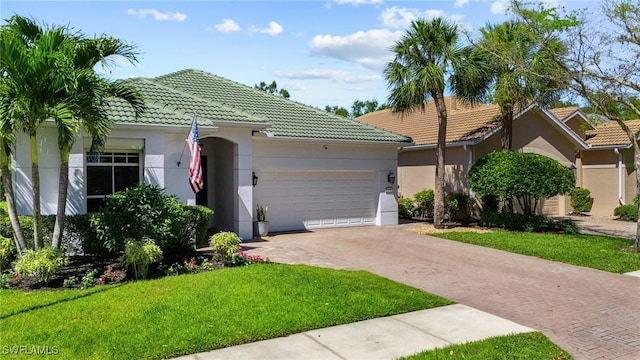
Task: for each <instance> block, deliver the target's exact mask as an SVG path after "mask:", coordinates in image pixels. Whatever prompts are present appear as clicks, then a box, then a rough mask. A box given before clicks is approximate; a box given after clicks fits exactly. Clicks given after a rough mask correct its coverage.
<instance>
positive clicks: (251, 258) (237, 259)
mask: <svg viewBox="0 0 640 360" xmlns="http://www.w3.org/2000/svg"><path fill="white" fill-rule="evenodd" d="M265 262H269V260H268V259H267V260H265V259H264V258H263V257H262V256H260V255H250V254H247V253H246V252H244V251H242V250H239V251H238V252H237V253H234V254H233V255H231V265H233V266H246V265H251V264H264V263H265Z"/></svg>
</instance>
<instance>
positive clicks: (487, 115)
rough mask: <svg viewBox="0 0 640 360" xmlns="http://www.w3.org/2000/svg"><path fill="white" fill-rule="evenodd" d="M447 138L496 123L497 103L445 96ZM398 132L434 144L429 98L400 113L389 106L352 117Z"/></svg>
mask: <svg viewBox="0 0 640 360" xmlns="http://www.w3.org/2000/svg"><path fill="white" fill-rule="evenodd" d="M445 101H446V102H447V115H448V116H447V142H448V143H451V142H459V141H471V140H474V139H478V138H481V137H482V136H483V135H485V134H486V133H488V132H490V131H492V130H494V129H496V128H497V127H499V126H500V124H499V123H497V122H495V121H494V118H495V117H496V115H498V113H499V109H498V106H497V105H492V104H476V105H473V106H471V105H466V104H463V103H461V102H460V101H459V100H457V99H456V98H454V97H447V98H446V99H445ZM356 120H357V121H359V122H362V123H366V124H370V125H373V126H376V127H379V128H382V129H385V130H389V131H392V132H395V133H398V134H403V135H406V136H410V137H411V138H412V139H413V141H414V143H415V144H416V145H429V144H435V143H436V142H437V140H438V114H437V112H436V108H435V106H434V105H433V101H429V102H427V104H426V106H425V108H424V111H423V110H415V111H412V112H410V113H406V114H403V113H401V112H397V113H394V112H393V111H392V110H391V109H385V110H380V111H376V112H371V113H368V114H365V115H362V116H360V117H359V118H357V119H356Z"/></svg>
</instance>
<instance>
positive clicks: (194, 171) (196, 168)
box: [187, 115, 203, 193]
mask: <svg viewBox="0 0 640 360" xmlns="http://www.w3.org/2000/svg"><path fill="white" fill-rule="evenodd" d="M187 144H189V151H190V152H191V158H190V159H189V185H191V190H193V192H194V193H197V192H198V191H200V190H202V186H203V179H202V165H201V164H200V139H199V138H198V116H197V115H196V116H195V117H194V118H193V125H191V131H190V132H189V138H188V139H187Z"/></svg>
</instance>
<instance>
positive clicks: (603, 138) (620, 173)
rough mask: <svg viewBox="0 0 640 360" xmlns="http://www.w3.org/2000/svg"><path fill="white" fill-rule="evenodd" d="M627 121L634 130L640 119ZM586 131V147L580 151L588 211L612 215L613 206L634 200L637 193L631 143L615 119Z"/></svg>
mask: <svg viewBox="0 0 640 360" xmlns="http://www.w3.org/2000/svg"><path fill="white" fill-rule="evenodd" d="M627 125H628V126H629V127H630V128H631V130H632V131H634V132H635V131H638V130H640V120H632V121H627ZM585 135H586V139H587V143H588V144H589V149H588V150H586V151H583V152H582V153H581V154H580V157H581V164H582V166H580V167H579V171H580V178H581V179H582V182H581V185H580V186H582V187H585V188H587V189H589V190H590V191H591V196H592V197H593V208H592V209H591V214H594V215H605V216H606V215H613V210H614V209H615V208H616V207H618V206H620V205H621V204H630V203H633V198H634V197H635V196H636V171H635V166H634V156H633V155H634V154H633V146H632V145H631V141H629V137H628V136H627V134H626V133H625V132H624V131H623V130H622V128H620V126H619V125H618V124H617V123H616V122H607V123H603V124H599V125H598V126H596V128H595V129H593V130H587V131H586V134H585Z"/></svg>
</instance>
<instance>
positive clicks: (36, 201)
mask: <svg viewBox="0 0 640 360" xmlns="http://www.w3.org/2000/svg"><path fill="white" fill-rule="evenodd" d="M0 33H1V35H0V40H1V41H2V50H3V51H2V56H1V57H0V59H1V60H0V61H1V66H0V68H1V70H2V94H1V95H2V98H1V100H0V101H2V112H1V113H0V116H2V118H3V119H2V123H3V128H6V130H7V131H11V134H12V135H9V133H5V134H4V135H3V140H2V141H3V142H4V144H5V146H4V148H5V149H4V153H3V154H2V158H3V159H2V163H3V167H4V163H5V162H7V158H8V156H9V155H10V154H11V153H10V151H7V148H8V146H9V145H11V143H12V141H13V138H14V135H15V134H14V132H15V130H16V129H18V128H21V129H22V130H23V131H24V132H26V133H27V134H28V135H29V142H30V153H31V182H32V190H33V217H34V224H33V229H34V230H33V233H34V234H33V235H34V247H35V249H39V248H40V247H42V246H43V242H42V216H41V210H40V171H39V165H38V139H37V130H38V128H39V127H40V125H41V124H42V123H43V122H44V121H45V120H47V119H50V118H53V119H57V118H60V117H64V116H66V115H67V114H68V112H67V110H68V109H66V107H65V106H64V104H63V103H61V102H60V101H59V100H60V94H62V93H63V92H64V85H65V76H66V75H67V74H66V73H65V72H61V71H58V65H60V64H61V63H63V62H64V59H63V58H61V57H60V56H59V55H60V53H59V51H58V50H59V48H60V47H62V46H65V43H67V42H68V41H72V40H71V38H72V36H71V34H69V32H68V31H67V29H66V28H65V27H51V28H48V29H46V30H43V29H42V28H40V27H39V26H38V25H37V24H35V23H34V22H32V21H29V20H27V19H26V18H24V17H21V16H17V15H16V16H13V17H12V18H11V19H9V20H8V21H7V23H6V24H5V25H3V26H2V29H1V30H0ZM3 130H4V129H3ZM6 173H7V171H6V170H3V175H5V174H6ZM5 176H6V175H5ZM4 182H5V185H7V186H8V185H10V184H7V181H6V180H4ZM11 193H12V190H9V189H7V191H6V192H5V195H6V194H10V195H9V197H8V198H7V203H8V204H7V205H8V207H9V206H10V207H14V206H15V205H14V204H12V201H13V199H10V198H12V195H11ZM11 212H12V210H10V211H9V213H10V214H11ZM12 226H13V229H14V233H16V236H20V235H19V234H18V232H16V231H19V232H20V233H21V230H20V228H19V224H18V225H17V226H16V225H14V224H13V220H12ZM18 241H19V240H18ZM19 245H20V246H22V244H19Z"/></svg>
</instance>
